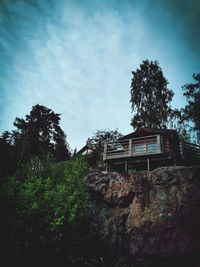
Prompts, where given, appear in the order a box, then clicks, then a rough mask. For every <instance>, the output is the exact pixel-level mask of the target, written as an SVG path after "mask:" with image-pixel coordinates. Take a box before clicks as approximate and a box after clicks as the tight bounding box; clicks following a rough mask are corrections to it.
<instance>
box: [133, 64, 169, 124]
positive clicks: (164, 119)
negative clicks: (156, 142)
mask: <svg viewBox="0 0 200 267" xmlns="http://www.w3.org/2000/svg"><path fill="white" fill-rule="evenodd" d="M132 75H133V77H132V80H131V99H130V102H131V107H132V112H134V116H133V118H132V120H131V125H132V126H133V128H134V129H138V128H141V127H151V128H166V127H167V124H168V120H169V117H170V114H171V108H170V102H171V100H172V97H173V95H174V93H173V91H172V90H170V89H168V87H167V85H168V81H167V79H166V78H165V77H164V75H163V72H162V69H161V68H160V67H159V64H158V62H157V61H149V60H145V61H143V62H142V64H141V65H140V68H139V69H137V70H136V71H133V72H132Z"/></svg>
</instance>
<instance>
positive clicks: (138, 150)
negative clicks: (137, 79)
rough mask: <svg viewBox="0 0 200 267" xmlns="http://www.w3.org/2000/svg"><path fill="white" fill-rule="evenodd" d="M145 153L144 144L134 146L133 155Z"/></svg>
mask: <svg viewBox="0 0 200 267" xmlns="http://www.w3.org/2000/svg"><path fill="white" fill-rule="evenodd" d="M143 152H145V146H144V144H136V145H135V153H143Z"/></svg>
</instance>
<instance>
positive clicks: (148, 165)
mask: <svg viewBox="0 0 200 267" xmlns="http://www.w3.org/2000/svg"><path fill="white" fill-rule="evenodd" d="M147 170H148V171H150V160H149V158H147Z"/></svg>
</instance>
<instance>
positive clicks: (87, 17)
mask: <svg viewBox="0 0 200 267" xmlns="http://www.w3.org/2000/svg"><path fill="white" fill-rule="evenodd" d="M199 21H200V4H199V1H198V0H190V1H187V0H174V1H166V0H163V1H158V0H143V1H136V0H132V1H128V0H127V1H126V0H124V1H120V0H105V1H104V0H101V1H100V0H82V1H78V0H77V1H76V0H74V1H73V0H71V1H67V0H46V1H45V0H0V24H1V25H0V72H1V75H0V132H2V131H4V130H11V129H13V121H14V119H15V117H24V116H25V115H26V114H27V113H29V112H30V110H31V107H32V106H33V105H35V104H37V103H39V104H42V105H45V106H47V107H49V108H51V109H53V110H54V111H55V112H57V113H60V114H61V127H62V128H63V130H64V131H65V133H66V134H67V140H68V142H69V143H70V146H71V147H72V148H75V147H78V148H80V147H81V146H82V145H84V144H85V142H86V139H87V138H88V137H91V136H92V135H93V133H94V132H95V131H96V130H97V129H106V128H110V129H115V128H118V130H119V131H120V132H122V133H123V134H126V133H128V132H130V131H131V130H132V128H131V126H130V121H131V116H132V114H131V105H130V103H129V100H130V82H131V71H132V70H135V69H136V68H137V67H139V64H140V63H141V62H142V60H145V59H149V60H158V62H159V63H160V66H161V68H162V70H163V73H164V75H165V77H166V78H167V79H168V81H169V88H171V89H173V91H174V92H175V96H174V99H173V103H172V105H173V106H174V107H181V106H183V105H184V101H185V100H184V98H183V97H182V91H181V86H182V85H184V84H185V83H188V82H191V81H192V74H193V73H197V72H200V37H199V36H200V34H199Z"/></svg>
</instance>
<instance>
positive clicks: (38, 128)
mask: <svg viewBox="0 0 200 267" xmlns="http://www.w3.org/2000/svg"><path fill="white" fill-rule="evenodd" d="M59 123H60V114H57V113H55V112H54V111H52V110H51V109H49V108H47V107H45V106H42V105H39V104H37V105H35V106H33V107H32V110H31V112H30V114H29V115H26V117H25V119H21V118H16V119H15V122H14V126H15V127H16V128H17V130H16V131H14V132H13V138H14V144H15V151H16V152H17V154H18V161H19V162H21V161H24V160H25V161H26V160H27V159H30V158H31V157H32V156H41V155H45V154H48V153H51V154H52V155H53V156H54V159H55V160H56V161H61V160H66V159H68V158H69V156H70V151H69V145H68V143H67V142H66V136H65V134H64V132H63V130H62V129H61V128H60V125H59Z"/></svg>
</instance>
